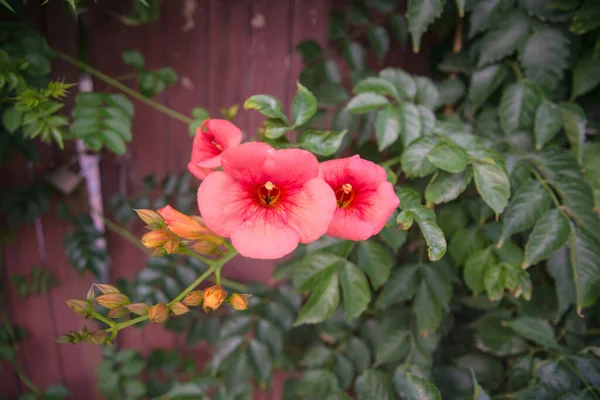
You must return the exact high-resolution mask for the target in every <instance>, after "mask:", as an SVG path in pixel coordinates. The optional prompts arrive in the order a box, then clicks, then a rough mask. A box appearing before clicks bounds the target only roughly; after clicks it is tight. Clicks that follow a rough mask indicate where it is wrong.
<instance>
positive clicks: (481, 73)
mask: <svg viewBox="0 0 600 400" xmlns="http://www.w3.org/2000/svg"><path fill="white" fill-rule="evenodd" d="M507 76H508V67H506V66H505V65H504V64H492V65H488V66H487V67H483V68H481V69H478V70H477V71H475V72H473V74H472V75H471V81H470V84H469V100H470V101H471V104H472V105H473V111H477V109H478V108H479V107H481V106H482V105H483V104H484V103H485V102H486V100H487V99H488V98H489V97H490V96H491V95H492V94H493V93H494V92H495V91H496V90H497V89H498V88H499V87H500V85H502V83H503V82H504V81H505V80H506V77H507Z"/></svg>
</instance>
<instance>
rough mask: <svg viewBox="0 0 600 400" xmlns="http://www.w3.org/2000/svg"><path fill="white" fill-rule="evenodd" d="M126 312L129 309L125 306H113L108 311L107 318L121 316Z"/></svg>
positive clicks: (127, 312)
mask: <svg viewBox="0 0 600 400" xmlns="http://www.w3.org/2000/svg"><path fill="white" fill-rule="evenodd" d="M127 314H129V310H128V309H127V308H126V307H125V306H123V307H117V308H113V309H112V310H110V311H109V312H108V318H112V319H116V318H123V317H124V316H126V315H127Z"/></svg>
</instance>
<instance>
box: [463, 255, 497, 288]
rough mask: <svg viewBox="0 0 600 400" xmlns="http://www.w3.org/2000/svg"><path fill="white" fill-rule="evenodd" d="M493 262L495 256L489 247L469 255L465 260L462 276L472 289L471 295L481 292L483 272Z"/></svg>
mask: <svg viewBox="0 0 600 400" xmlns="http://www.w3.org/2000/svg"><path fill="white" fill-rule="evenodd" d="M495 263H496V257H495V256H494V253H493V252H492V249H491V248H489V247H488V248H486V249H484V250H480V251H477V252H475V253H472V254H471V255H469V258H467V261H465V269H464V271H463V278H464V280H465V283H466V284H467V286H468V287H469V288H470V289H471V290H472V291H473V295H477V294H479V293H481V292H483V290H484V289H485V285H484V283H483V280H484V277H485V274H486V273H487V271H488V269H489V268H490V266H492V265H494V264H495Z"/></svg>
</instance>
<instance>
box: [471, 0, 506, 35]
mask: <svg viewBox="0 0 600 400" xmlns="http://www.w3.org/2000/svg"><path fill="white" fill-rule="evenodd" d="M500 1H501V0H479V1H476V2H475V3H473V8H472V9H471V17H470V19H469V39H472V38H473V37H474V36H475V35H476V34H478V33H479V32H482V31H484V30H485V29H486V28H488V27H489V26H490V22H491V21H492V16H494V12H495V11H497V10H498V9H499V7H498V6H499V5H500Z"/></svg>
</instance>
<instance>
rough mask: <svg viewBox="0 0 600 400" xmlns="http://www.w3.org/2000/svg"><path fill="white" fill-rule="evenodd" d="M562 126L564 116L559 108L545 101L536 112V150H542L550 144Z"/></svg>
mask: <svg viewBox="0 0 600 400" xmlns="http://www.w3.org/2000/svg"><path fill="white" fill-rule="evenodd" d="M561 126H562V115H561V112H560V109H559V108H558V106H557V105H556V104H554V103H552V102H550V101H547V100H543V101H542V103H541V104H540V106H539V107H538V109H537V111H536V112H535V126H534V130H533V131H534V134H535V148H536V150H541V149H542V148H543V147H544V146H545V145H546V144H548V143H550V141H551V140H552V139H554V137H555V136H556V134H557V133H558V132H559V131H560V128H561Z"/></svg>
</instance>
